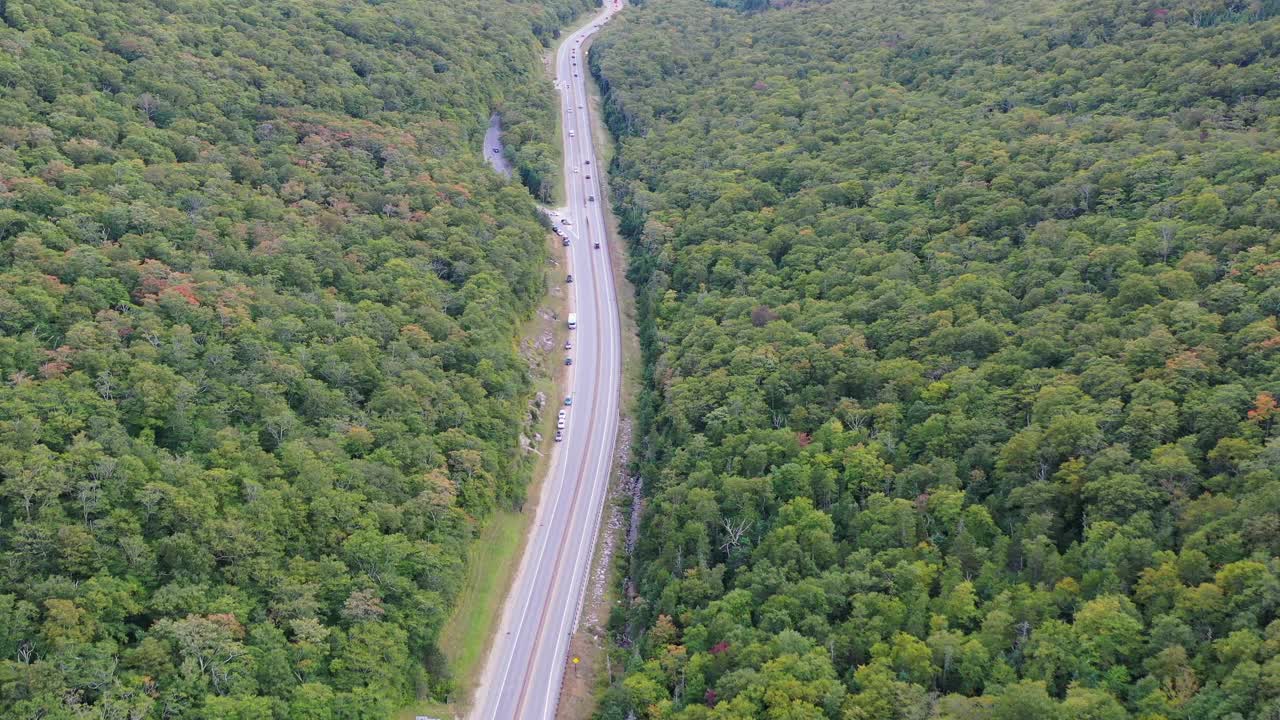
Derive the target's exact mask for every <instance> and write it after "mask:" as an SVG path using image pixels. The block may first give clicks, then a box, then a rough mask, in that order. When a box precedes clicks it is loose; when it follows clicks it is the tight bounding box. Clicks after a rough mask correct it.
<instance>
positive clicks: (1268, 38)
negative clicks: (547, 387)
mask: <svg viewBox="0 0 1280 720" xmlns="http://www.w3.org/2000/svg"><path fill="white" fill-rule="evenodd" d="M728 5H729V6H728V7H715V6H714V5H713V4H711V3H708V2H704V0H663V1H662V2H650V3H648V4H646V5H645V6H644V7H642V8H640V9H637V10H632V11H628V12H627V13H624V14H622V15H621V16H619V18H618V19H616V20H615V21H614V22H613V23H611V25H610V27H609V28H608V29H606V30H605V31H604V32H603V33H602V36H601V37H600V38H599V39H598V40H597V41H596V42H595V45H594V50H593V52H592V54H591V61H592V66H591V67H592V71H593V72H594V73H595V74H596V75H597V76H598V77H599V78H600V81H601V83H602V85H603V86H604V88H605V89H606V92H607V98H606V108H605V112H606V117H607V119H608V122H609V125H610V128H611V130H612V131H613V132H614V133H615V134H616V135H617V136H618V137H619V138H620V140H619V145H618V153H617V156H616V157H615V159H614V162H613V169H612V171H611V183H612V190H613V195H614V200H615V206H616V207H617V208H618V211H619V213H620V215H621V228H622V232H623V233H624V235H625V236H626V237H627V238H628V240H629V242H630V245H631V256H632V268H631V276H632V280H633V281H634V282H635V284H636V286H637V292H638V306H639V311H640V320H641V325H640V334H641V342H642V344H643V349H644V352H645V356H646V373H647V377H646V381H647V389H646V397H645V398H643V399H642V401H641V403H640V409H639V412H638V418H639V421H640V426H639V428H638V430H637V433H638V434H637V437H636V440H635V448H636V452H637V458H638V460H637V469H638V471H639V472H640V474H641V475H642V477H643V478H644V480H645V495H646V497H645V502H646V511H645V514H644V522H643V528H642V532H641V539H640V544H639V547H638V548H637V551H636V555H635V557H634V558H633V559H632V560H631V562H630V564H629V565H628V566H627V567H626V570H627V574H628V576H629V577H630V579H631V580H633V581H634V582H635V588H636V590H637V596H636V597H635V598H634V599H633V600H632V601H631V602H630V603H629V605H628V606H627V607H625V608H621V609H619V610H618V611H616V612H615V613H614V615H613V617H612V618H611V622H610V629H611V633H612V637H613V641H614V651H613V661H614V663H615V665H625V666H626V673H625V676H624V677H622V678H620V679H619V680H618V681H617V682H616V683H615V684H614V685H613V686H612V687H610V688H609V689H608V690H607V692H606V693H605V694H604V697H603V701H602V705H601V707H600V709H599V711H598V717H600V718H602V719H603V720H624V719H626V718H641V719H642V720H657V719H663V720H666V719H678V720H703V719H706V720H712V719H715V720H729V719H734V720H736V719H739V718H790V719H799V718H804V719H814V720H818V719H822V718H825V719H828V720H861V719H866V720H871V719H876V720H884V719H890V718H903V719H906V718H926V717H940V718H954V719H957V720H958V719H960V718H992V719H993V720H1005V719H1015V718H1016V719H1027V720H1030V719H1031V718H1037V719H1049V720H1053V719H1055V718H1061V719H1062V720H1066V719H1067V718H1097V719H1107V720H1112V719H1114V720H1121V719H1123V718H1144V719H1147V720H1158V719H1161V718H1168V719H1170V720H1173V719H1181V718H1186V719H1191V718H1197V719H1199V718H1224V719H1225V718H1248V719H1254V718H1257V719H1262V718H1272V717H1275V715H1276V713H1277V712H1280V614H1278V613H1280V559H1278V556H1280V440H1278V439H1277V434H1278V433H1280V410H1278V409H1277V400H1276V398H1277V396H1280V330H1278V329H1277V314H1278V313H1280V235H1278V232H1280V184H1277V182H1278V181H1277V178H1280V133H1277V131H1278V130H1280V127H1278V126H1277V118H1280V85H1278V84H1277V83H1276V80H1275V78H1276V77H1277V73H1280V57H1278V56H1280V20H1278V19H1277V17H1276V14H1277V11H1278V8H1277V7H1276V6H1275V5H1274V3H1268V2H1261V3H1253V4H1248V3H1237V2H1223V1H1221V0H1210V1H1208V2H1200V1H1199V0H1171V1H1170V2H1159V3H1156V2H1096V1H1092V0H1091V1H1089V2H1085V1H1083V0H1011V1H1009V2H998V3H991V2H968V1H965V0H949V1H948V2H945V3H941V4H936V3H933V4H921V3H884V2H872V1H870V0H847V1H845V2H837V3H826V2H790V3H788V2H778V3H770V4H767V5H766V4H765V3H752V2H747V3H728Z"/></svg>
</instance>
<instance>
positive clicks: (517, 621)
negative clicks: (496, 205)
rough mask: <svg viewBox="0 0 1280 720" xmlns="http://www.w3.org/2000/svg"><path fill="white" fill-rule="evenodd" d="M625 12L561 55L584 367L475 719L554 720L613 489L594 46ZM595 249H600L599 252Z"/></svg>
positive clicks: (615, 368) (611, 304) (609, 316)
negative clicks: (591, 65)
mask: <svg viewBox="0 0 1280 720" xmlns="http://www.w3.org/2000/svg"><path fill="white" fill-rule="evenodd" d="M620 6H621V3H620V2H619V0H605V6H604V9H603V10H601V11H600V12H599V13H598V14H597V15H596V16H595V17H594V18H592V19H591V20H590V21H589V22H588V23H587V24H586V25H585V26H584V27H583V28H582V29H580V30H578V31H577V32H575V33H573V34H572V35H570V36H569V37H568V38H566V39H565V41H564V42H563V43H561V45H560V48H559V50H558V51H557V53H556V88H557V90H558V91H559V93H560V101H561V109H560V113H561V118H562V120H563V128H562V130H561V135H562V137H561V139H562V141H563V142H564V157H565V168H564V178H565V194H566V197H567V199H568V203H569V204H568V206H567V207H566V208H565V209H564V211H563V214H560V215H557V214H552V216H551V217H552V221H553V222H555V223H556V224H557V225H560V219H561V217H567V218H568V219H569V220H570V222H572V225H568V226H565V225H561V227H562V228H563V229H565V230H566V231H568V234H569V237H570V238H571V244H570V246H569V248H568V253H567V255H568V264H567V267H566V268H565V269H564V271H565V272H566V273H572V274H573V279H574V282H573V283H572V284H571V285H568V287H569V288H570V289H572V291H573V294H572V303H573V308H572V311H573V312H576V313H577V316H578V329H577V330H575V331H573V332H571V333H570V335H571V337H572V339H573V345H574V348H573V350H572V351H571V352H569V353H568V354H569V355H570V356H572V357H573V361H574V364H573V366H572V367H571V368H570V370H571V376H570V378H569V387H570V388H571V389H572V390H571V392H572V395H573V405H572V406H569V407H565V406H564V405H563V404H560V406H559V407H556V404H557V403H555V402H553V403H551V404H549V405H548V410H550V411H558V410H559V409H560V408H563V409H565V410H567V411H568V419H567V427H566V428H565V432H564V441H563V442H560V443H557V444H556V447H555V449H554V450H553V454H552V460H551V465H550V470H549V471H548V473H547V478H546V481H545V482H544V483H543V487H542V494H541V497H540V499H539V501H538V509H537V513H536V515H535V517H534V526H533V527H532V529H531V535H530V536H529V542H528V544H527V546H526V548H525V551H524V557H523V558H521V560H520V568H519V570H518V571H517V572H516V578H515V581H514V582H513V583H512V586H511V593H510V594H509V595H508V596H507V600H506V604H505V605H504V607H503V613H502V621H501V625H500V626H499V627H498V630H497V636H496V637H495V638H494V641H493V644H492V647H491V649H490V651H489V657H488V658H487V659H486V661H485V666H484V671H483V673H482V674H481V676H480V680H479V684H478V687H477V689H476V697H475V703H474V709H473V711H472V713H471V718H472V720H516V719H519V720H544V719H545V720H550V719H551V718H554V717H555V713H556V705H557V703H558V702H559V700H560V681H561V679H562V678H563V677H564V671H565V666H566V664H567V661H568V658H567V657H566V653H567V652H568V646H569V638H570V636H571V635H572V633H573V631H574V629H575V628H576V627H577V622H578V615H579V613H580V611H581V602H582V597H583V594H584V590H585V588H586V582H587V572H588V570H589V568H590V565H591V557H592V555H593V553H594V549H595V540H596V530H597V528H598V525H599V520H600V514H601V511H602V509H603V507H604V498H605V493H606V491H607V489H608V485H609V471H610V469H611V468H612V463H613V449H614V440H615V436H616V435H617V431H618V398H619V390H620V384H621V377H622V345H621V338H620V335H619V333H620V326H619V321H618V302H617V294H616V292H615V290H614V286H613V273H612V267H611V263H610V261H609V252H610V248H609V243H608V241H607V237H606V236H605V219H604V211H603V210H602V209H601V198H602V194H601V189H602V188H603V185H602V184H601V178H600V174H599V170H600V165H599V162H598V161H597V160H596V156H595V148H594V146H593V145H592V143H591V119H590V115H589V109H590V108H589V105H590V103H589V102H588V100H587V92H586V84H585V83H586V76H587V69H586V60H585V50H584V42H585V41H586V39H587V38H589V37H590V36H591V34H592V33H594V32H595V31H596V30H597V29H598V28H599V27H600V26H601V25H603V24H604V22H605V21H606V20H608V19H609V17H610V16H612V15H613V13H615V12H617V11H618V9H619V8H620ZM575 170H576V172H575ZM588 175H589V176H590V178H589V179H588V177H587V176H588ZM592 197H594V200H593V199H591V198H592ZM597 241H598V242H599V243H600V248H599V249H595V248H594V243H595V242H597ZM557 400H559V401H563V398H558V399H557Z"/></svg>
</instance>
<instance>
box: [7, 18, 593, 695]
mask: <svg viewBox="0 0 1280 720" xmlns="http://www.w3.org/2000/svg"><path fill="white" fill-rule="evenodd" d="M588 5H589V3H587V2H584V1H583V0H551V2H540V3H534V2H528V1H525V0H515V1H513V2H506V3H501V4H500V5H498V6H495V5H494V4H492V3H486V2H481V1H480V0H452V1H451V2H424V1H421V0H386V1H382V2H373V1H368V2H365V1H361V0H356V1H352V0H341V1H339V0H305V1H304V0H235V1H231V0H142V1H136V0H135V1H128V2H126V1H125V0H94V1H93V2H87V1H78V0H2V1H0V19H2V20H3V22H2V23H0V558H2V560H3V562H0V716H3V717H5V718H45V719H50V720H53V719H57V718H86V717H99V718H131V719H141V718H174V719H176V718H210V719H212V718H233V719H235V718H243V719H246V720H248V719H250V718H252V719H258V718H276V719H284V718H298V719H302V718H308V719H310V718H330V717H332V718H357V717H358V718H379V719H381V718H385V717H386V716H387V715H388V714H389V713H390V712H391V711H392V710H393V709H394V708H396V707H399V706H401V705H403V704H404V703H405V702H406V701H408V700H409V699H410V698H412V697H413V696H414V695H415V694H418V695H421V694H428V693H440V692H443V691H444V690H445V689H447V687H448V683H449V680H448V677H447V672H446V670H445V668H443V667H441V665H442V661H441V659H440V657H439V653H438V651H437V650H436V648H435V644H436V638H437V634H438V632H439V630H440V625H441V623H442V622H443V621H444V619H445V618H446V617H447V616H448V613H449V610H450V606H451V602H452V600H453V597H454V595H455V594H456V592H457V590H458V588H459V584H460V578H461V574H462V572H463V567H462V563H463V558H465V556H466V549H467V546H468V543H469V542H470V539H471V538H472V537H473V535H474V533H475V531H476V529H477V525H478V523H479V522H481V521H482V520H483V518H484V517H485V516H486V514H487V513H488V512H489V511H490V510H491V509H492V508H494V507H495V506H499V505H512V504H516V503H519V502H520V500H521V498H522V497H523V493H524V488H523V482H524V479H525V478H526V476H527V474H528V472H529V467H528V463H526V462H525V461H524V460H523V459H522V458H520V457H518V456H517V437H518V434H519V432H520V430H521V429H522V427H523V423H524V421H525V416H526V412H527V402H528V399H529V392H530V382H529V378H528V376H527V375H528V370H527V367H526V366H525V363H524V362H523V361H522V360H521V358H520V357H519V355H518V353H517V352H516V346H515V342H514V339H515V333H516V331H517V326H518V324H519V323H520V322H522V321H523V319H524V318H526V317H527V316H528V313H529V312H530V311H531V310H532V308H533V304H534V303H535V302H536V301H537V299H538V298H539V297H540V296H541V294H542V292H543V282H544V281H543V267H542V265H543V262H544V259H545V249H544V248H545V230H544V229H543V227H542V225H541V224H540V221H539V219H538V216H537V214H536V212H535V207H534V200H533V197H532V196H531V195H530V193H529V192H526V190H525V189H524V188H522V187H520V186H519V185H516V184H510V183H507V182H505V181H503V180H501V179H500V178H499V177H498V176H497V175H495V174H494V173H492V172H490V171H489V169H488V168H487V167H486V166H485V165H484V163H483V161H482V159H481V157H480V139H481V136H482V135H483V132H484V129H485V126H486V125H487V120H488V116H489V114H490V112H491V110H492V109H495V108H496V109H498V110H500V111H501V112H502V113H503V115H504V124H505V126H506V129H507V141H508V143H510V147H509V150H508V151H509V152H510V153H512V156H513V160H515V161H516V163H517V165H518V167H519V168H520V171H521V173H522V175H523V176H524V178H525V179H526V180H527V181H528V182H529V184H530V186H531V187H532V188H533V189H534V190H535V192H537V193H542V194H545V193H546V191H547V187H546V183H545V182H544V177H545V176H546V173H547V172H548V170H549V169H551V168H554V164H555V162H556V156H555V152H554V151H553V150H552V143H553V138H552V134H553V128H554V114H553V113H554V108H553V105H552V96H551V93H550V92H549V88H548V87H547V84H546V83H542V82H539V80H540V79H541V68H540V66H539V61H540V56H541V53H542V51H543V47H544V45H546V44H548V43H549V42H550V41H551V40H552V38H553V37H554V36H555V35H556V34H557V32H558V31H556V30H555V28H557V27H559V26H560V25H561V24H562V23H564V22H565V21H566V20H568V19H569V18H571V17H573V16H575V15H576V14H577V13H579V12H581V11H583V10H584V9H586V7H587V6H588Z"/></svg>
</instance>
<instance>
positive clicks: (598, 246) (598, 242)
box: [596, 240, 600, 250]
mask: <svg viewBox="0 0 1280 720" xmlns="http://www.w3.org/2000/svg"><path fill="white" fill-rule="evenodd" d="M596 249H597V250H599V249H600V241H599V240H597V241H596Z"/></svg>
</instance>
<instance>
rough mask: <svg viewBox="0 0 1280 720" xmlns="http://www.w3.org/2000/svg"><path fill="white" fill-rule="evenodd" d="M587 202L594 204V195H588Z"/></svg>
mask: <svg viewBox="0 0 1280 720" xmlns="http://www.w3.org/2000/svg"><path fill="white" fill-rule="evenodd" d="M587 200H588V201H590V202H595V201H596V196H595V195H588V196H587Z"/></svg>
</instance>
